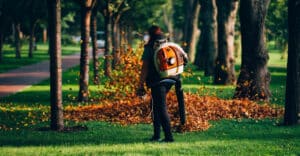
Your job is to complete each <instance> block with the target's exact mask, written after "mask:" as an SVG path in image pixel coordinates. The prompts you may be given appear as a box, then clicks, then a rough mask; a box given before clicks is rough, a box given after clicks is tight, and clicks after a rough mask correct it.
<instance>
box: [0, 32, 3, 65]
mask: <svg viewBox="0 0 300 156" xmlns="http://www.w3.org/2000/svg"><path fill="white" fill-rule="evenodd" d="M0 31H1V30H0ZM2 47H3V33H2V32H0V63H1V62H2V61H3V52H2Z"/></svg>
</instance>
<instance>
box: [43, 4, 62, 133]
mask: <svg viewBox="0 0 300 156" xmlns="http://www.w3.org/2000/svg"><path fill="white" fill-rule="evenodd" d="M47 2H48V27H49V52H50V95H51V96H50V97H51V123H50V126H51V129H52V130H58V131H60V130H63V129H64V122H63V105H62V68H61V65H62V64H61V63H62V62H61V0H48V1H47Z"/></svg>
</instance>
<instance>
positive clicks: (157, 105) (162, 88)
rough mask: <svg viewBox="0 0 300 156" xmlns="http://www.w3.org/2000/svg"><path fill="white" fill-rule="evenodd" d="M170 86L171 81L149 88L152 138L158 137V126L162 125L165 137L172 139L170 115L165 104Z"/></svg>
mask: <svg viewBox="0 0 300 156" xmlns="http://www.w3.org/2000/svg"><path fill="white" fill-rule="evenodd" d="M171 87H172V84H171V83H161V84H159V85H156V86H154V87H152V88H151V94H152V106H153V116H152V117H153V127H154V136H153V137H154V138H160V126H162V128H163V131H164V134H165V139H169V140H172V139H173V136H172V133H171V124H170V117H169V114H168V109H167V104H166V95H167V93H168V92H169V90H170V89H171Z"/></svg>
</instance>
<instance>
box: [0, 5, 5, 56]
mask: <svg viewBox="0 0 300 156" xmlns="http://www.w3.org/2000/svg"><path fill="white" fill-rule="evenodd" d="M3 12H4V1H1V2H0V21H2V22H1V23H0V62H2V59H3V56H2V47H3V38H4V35H3V33H4V23H5V22H4V14H3Z"/></svg>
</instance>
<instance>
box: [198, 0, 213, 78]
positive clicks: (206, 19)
mask: <svg viewBox="0 0 300 156" xmlns="http://www.w3.org/2000/svg"><path fill="white" fill-rule="evenodd" d="M200 5H201V11H200V20H201V23H202V25H201V34H200V40H199V43H198V49H197V54H196V60H195V63H194V64H195V65H196V66H198V68H200V69H201V68H204V74H205V76H212V75H213V74H214V70H215V62H216V57H217V53H218V38H217V37H218V34H217V6H216V0H201V1H200Z"/></svg>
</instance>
